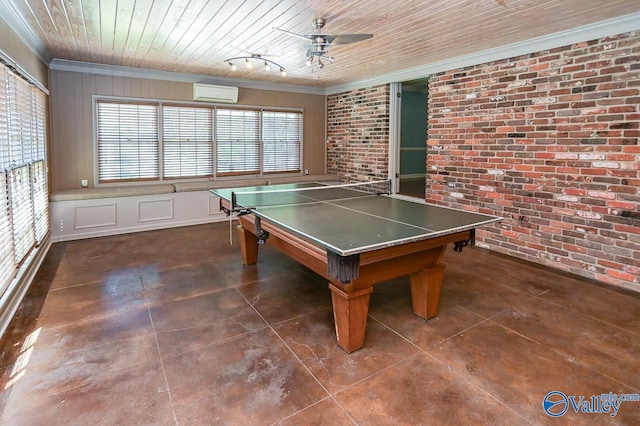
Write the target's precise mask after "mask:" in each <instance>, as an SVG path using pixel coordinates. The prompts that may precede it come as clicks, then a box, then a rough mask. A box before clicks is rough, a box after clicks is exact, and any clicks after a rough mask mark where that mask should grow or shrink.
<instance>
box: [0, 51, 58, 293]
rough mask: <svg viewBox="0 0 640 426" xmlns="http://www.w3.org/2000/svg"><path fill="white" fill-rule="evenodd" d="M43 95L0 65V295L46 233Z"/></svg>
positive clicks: (44, 115)
mask: <svg viewBox="0 0 640 426" xmlns="http://www.w3.org/2000/svg"><path fill="white" fill-rule="evenodd" d="M48 204H49V203H48V189H47V163H46V95H45V94H44V93H43V92H42V91H41V90H39V89H37V88H36V87H35V86H33V85H30V84H29V83H27V82H26V81H25V80H24V79H22V78H21V77H20V76H19V75H17V74H15V73H13V72H12V71H10V70H9V69H8V68H7V67H6V66H5V65H4V64H0V296H1V295H2V294H4V292H5V291H6V290H7V288H8V287H9V285H10V283H11V281H12V280H13V278H14V277H15V275H16V273H17V271H18V267H19V266H20V264H21V263H22V262H23V261H24V259H25V258H26V257H27V255H28V254H29V253H30V252H31V251H32V250H33V248H34V247H35V245H36V243H37V242H40V241H42V240H43V239H44V237H45V236H46V235H47V233H48V231H49V213H48Z"/></svg>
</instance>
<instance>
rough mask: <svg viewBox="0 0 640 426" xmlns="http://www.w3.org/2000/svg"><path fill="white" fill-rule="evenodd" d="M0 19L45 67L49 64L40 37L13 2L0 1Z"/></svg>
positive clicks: (47, 54)
mask: <svg viewBox="0 0 640 426" xmlns="http://www.w3.org/2000/svg"><path fill="white" fill-rule="evenodd" d="M0 18H2V19H3V20H4V21H5V22H6V23H7V24H8V25H9V28H11V30H13V32H14V33H15V34H16V35H17V36H18V38H19V39H20V40H22V42H23V43H24V44H25V45H26V46H27V47H28V48H29V49H30V50H31V51H32V52H33V53H35V54H36V56H37V57H38V59H40V61H42V63H44V64H45V65H46V64H48V63H49V62H51V55H50V54H49V51H48V50H47V47H46V46H45V44H44V43H43V42H42V40H40V37H38V35H37V34H36V33H35V32H34V31H33V29H31V27H30V26H29V25H28V24H27V22H26V21H25V20H24V18H23V17H22V15H21V14H20V12H19V11H18V9H17V8H16V6H15V5H14V4H13V0H2V1H0Z"/></svg>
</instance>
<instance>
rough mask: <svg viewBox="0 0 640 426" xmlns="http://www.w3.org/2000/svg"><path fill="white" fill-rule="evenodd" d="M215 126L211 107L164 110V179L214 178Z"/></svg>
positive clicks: (170, 108)
mask: <svg viewBox="0 0 640 426" xmlns="http://www.w3.org/2000/svg"><path fill="white" fill-rule="evenodd" d="M212 123H213V115H212V111H211V109H209V108H186V107H173V106H166V107H164V108H162V139H163V144H162V149H163V159H164V167H163V170H164V177H165V178H167V179H171V178H184V177H209V176H213V124H212Z"/></svg>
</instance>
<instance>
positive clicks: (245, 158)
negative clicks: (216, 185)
mask: <svg viewBox="0 0 640 426" xmlns="http://www.w3.org/2000/svg"><path fill="white" fill-rule="evenodd" d="M216 143H217V150H216V166H217V167H216V172H217V175H218V176H224V175H233V174H236V175H238V174H245V175H246V174H258V173H260V120H259V111H245V110H232V109H218V110H217V111H216Z"/></svg>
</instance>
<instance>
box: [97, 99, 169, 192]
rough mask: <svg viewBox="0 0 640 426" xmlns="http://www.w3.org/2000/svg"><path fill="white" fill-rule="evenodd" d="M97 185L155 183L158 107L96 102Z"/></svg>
mask: <svg viewBox="0 0 640 426" xmlns="http://www.w3.org/2000/svg"><path fill="white" fill-rule="evenodd" d="M97 110H98V111H97V113H98V161H99V173H98V180H99V181H100V182H123V181H144V180H157V179H158V178H159V176H160V174H159V169H158V167H159V158H158V152H159V149H158V147H159V138H158V107H157V106H156V105H146V104H142V105H140V104H129V103H112V102H98V104H97Z"/></svg>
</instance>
